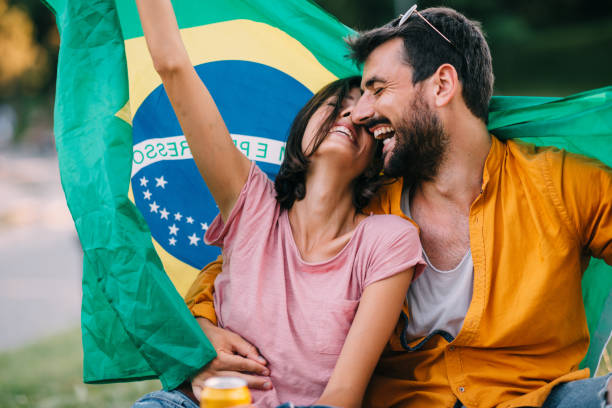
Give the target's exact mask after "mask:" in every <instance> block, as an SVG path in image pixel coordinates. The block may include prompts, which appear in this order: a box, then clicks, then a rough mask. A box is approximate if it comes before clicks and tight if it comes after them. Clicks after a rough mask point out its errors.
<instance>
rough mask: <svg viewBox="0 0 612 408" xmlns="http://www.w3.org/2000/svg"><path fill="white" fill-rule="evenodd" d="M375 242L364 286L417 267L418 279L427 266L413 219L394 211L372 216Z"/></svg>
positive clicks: (372, 230) (372, 234) (371, 224)
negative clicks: (398, 214)
mask: <svg viewBox="0 0 612 408" xmlns="http://www.w3.org/2000/svg"><path fill="white" fill-rule="evenodd" d="M370 218H372V222H371V223H370V226H371V227H372V228H371V230H369V231H367V234H368V235H369V236H370V237H372V239H373V245H372V249H371V253H370V255H369V259H368V262H367V270H366V276H365V278H364V279H363V286H362V287H363V289H365V288H366V287H368V286H369V285H371V284H372V283H374V282H378V281H380V280H382V279H386V278H389V277H391V276H393V275H396V274H398V273H401V272H404V271H407V270H409V269H411V268H415V271H414V277H413V279H415V278H416V277H417V276H418V275H419V274H420V273H421V272H423V269H424V268H425V260H424V259H423V249H422V247H421V241H420V239H419V233H418V229H417V228H416V227H415V226H414V224H412V223H411V222H410V221H408V220H405V219H403V218H401V217H398V216H395V215H375V216H371V217H370Z"/></svg>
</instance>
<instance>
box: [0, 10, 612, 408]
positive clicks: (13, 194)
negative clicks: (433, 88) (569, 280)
mask: <svg viewBox="0 0 612 408" xmlns="http://www.w3.org/2000/svg"><path fill="white" fill-rule="evenodd" d="M270 1H282V0H270ZM316 3H318V4H319V5H320V6H321V7H323V8H324V9H326V10H327V11H329V12H330V13H332V14H333V15H335V16H336V17H338V19H340V20H341V21H342V22H344V23H345V24H346V25H348V26H351V27H353V28H355V29H358V30H362V29H367V28H371V27H374V26H377V25H380V24H383V23H385V22H387V21H388V20H390V19H391V18H393V17H395V16H397V15H399V14H400V13H402V12H403V11H404V10H405V9H407V8H408V7H409V6H410V5H412V4H413V1H411V0H318V1H316ZM434 5H445V6H449V7H453V8H456V9H457V10H459V11H461V12H463V13H464V14H466V15H467V16H468V17H470V18H472V19H476V20H478V21H481V22H482V25H483V28H484V30H485V32H486V34H487V39H488V42H489V45H490V47H491V53H492V55H493V66H494V72H495V76H496V81H495V94H496V95H540V96H566V95H570V94H573V93H577V92H581V91H585V90H588V89H594V88H599V87H603V86H607V85H612V68H611V65H612V2H610V1H609V0H593V1H589V2H586V1H581V0H538V1H533V0H495V1H493V0H442V1H429V0H428V1H423V2H420V3H419V8H420V9H423V8H426V7H428V6H434ZM59 43H60V39H59V35H58V33H57V29H56V27H55V19H54V16H53V14H52V13H51V12H50V11H49V10H48V9H47V8H46V7H45V6H43V5H42V3H41V2H40V1H39V0H0V330H1V332H2V335H1V336H0V368H1V369H0V408H1V407H11V408H12V407H41V408H42V407H45V408H47V407H48V408H51V407H62V408H64V407H106V406H109V407H110V406H112V407H119V406H126V407H127V406H130V405H131V403H132V402H133V401H134V400H135V399H136V398H137V397H138V396H139V395H141V394H143V393H145V392H147V391H149V390H153V389H156V388H159V383H158V382H156V381H147V382H142V383H129V384H113V385H85V384H83V383H82V377H81V375H82V373H81V371H82V361H81V359H82V351H81V343H80V332H79V328H78V326H79V316H80V296H81V289H80V279H81V262H82V253H81V249H80V245H79V242H78V238H77V236H76V232H75V229H74V226H73V224H72V220H71V218H70V215H69V213H68V210H67V207H66V204H65V199H64V196H63V192H62V190H61V186H60V181H59V172H58V166H57V156H56V153H55V145H54V141H53V131H52V126H53V121H52V115H53V103H54V91H55V79H56V64H57V52H58V47H59ZM611 357H612V345H608V353H607V354H606V355H604V359H603V361H602V366H601V367H600V373H603V372H608V371H612V363H611V361H610V358H611Z"/></svg>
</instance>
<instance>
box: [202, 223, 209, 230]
mask: <svg viewBox="0 0 612 408" xmlns="http://www.w3.org/2000/svg"><path fill="white" fill-rule="evenodd" d="M200 225H201V226H202V229H203V230H204V231H206V230H207V229H208V224H207V223H200Z"/></svg>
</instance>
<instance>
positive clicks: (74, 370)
mask: <svg viewBox="0 0 612 408" xmlns="http://www.w3.org/2000/svg"><path fill="white" fill-rule="evenodd" d="M82 357H83V355H82V351H81V336H80V333H79V330H78V329H75V330H71V331H68V332H66V333H63V334H60V335H58V336H54V337H50V338H47V339H44V340H42V341H40V342H38V343H35V344H32V345H29V346H26V347H23V348H21V349H18V350H15V351H10V352H5V353H0V367H1V369H0V408H5V407H6V408H19V407H33V408H76V407H79V408H85V407H92V408H93V407H96V408H101V407H126V408H127V407H130V406H132V404H133V403H134V401H136V400H137V399H138V398H139V397H140V396H142V395H144V394H146V393H147V392H150V391H153V390H157V389H159V388H161V385H160V383H159V382H158V381H142V382H134V383H121V384H105V385H87V384H83V381H82V369H83V366H82ZM610 357H612V343H610V344H608V346H607V354H606V355H605V356H604V358H603V359H602V363H601V366H600V368H599V372H598V375H603V374H605V373H608V372H610V371H612V364H611V359H610Z"/></svg>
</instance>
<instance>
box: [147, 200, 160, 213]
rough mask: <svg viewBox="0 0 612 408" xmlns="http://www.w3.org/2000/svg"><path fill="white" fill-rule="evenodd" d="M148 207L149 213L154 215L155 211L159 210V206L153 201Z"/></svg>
mask: <svg viewBox="0 0 612 408" xmlns="http://www.w3.org/2000/svg"><path fill="white" fill-rule="evenodd" d="M149 207H151V212H154V213H156V212H157V210H158V209H159V205H157V203H156V202H155V201H153V204H149Z"/></svg>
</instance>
